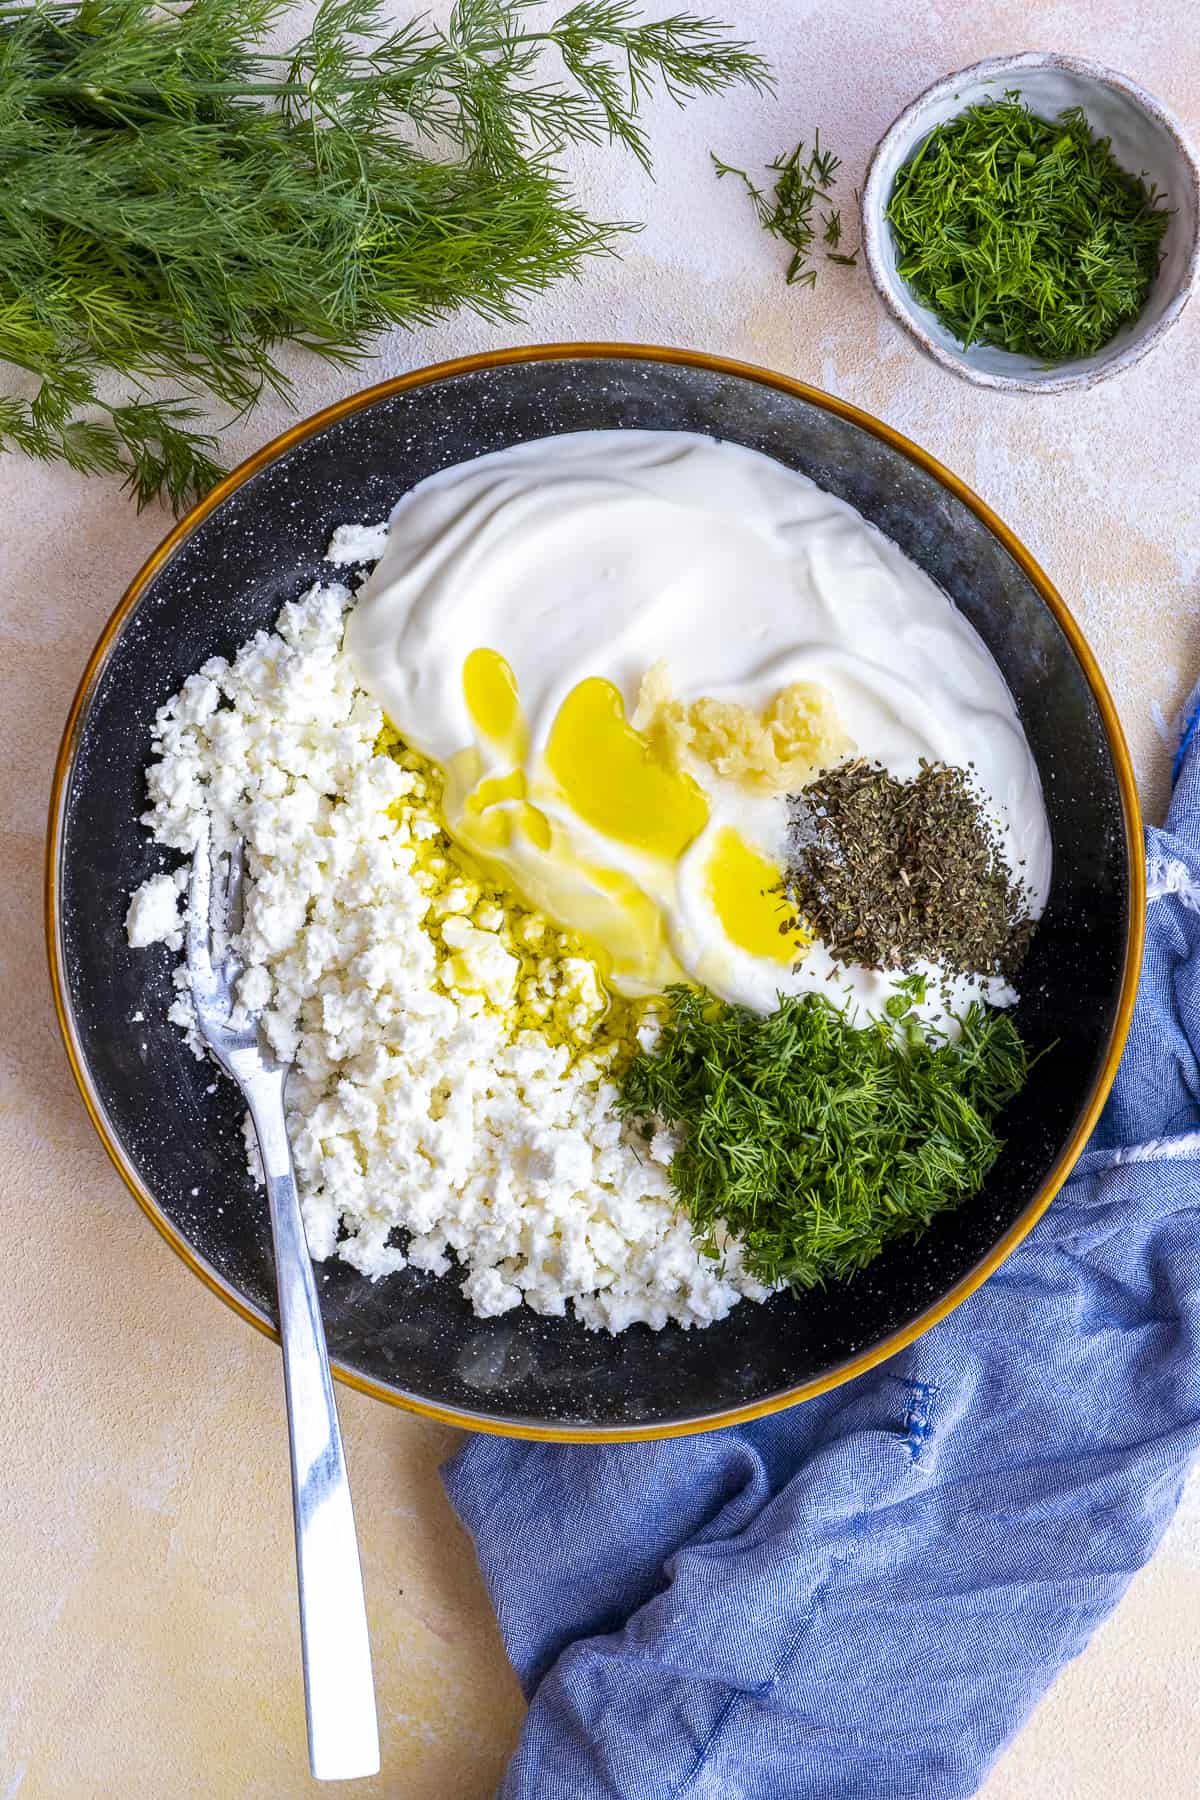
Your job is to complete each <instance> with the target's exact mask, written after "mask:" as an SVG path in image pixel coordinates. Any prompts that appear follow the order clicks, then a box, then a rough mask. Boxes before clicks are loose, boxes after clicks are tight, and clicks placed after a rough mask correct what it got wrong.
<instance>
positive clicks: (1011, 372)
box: [862, 51, 1200, 394]
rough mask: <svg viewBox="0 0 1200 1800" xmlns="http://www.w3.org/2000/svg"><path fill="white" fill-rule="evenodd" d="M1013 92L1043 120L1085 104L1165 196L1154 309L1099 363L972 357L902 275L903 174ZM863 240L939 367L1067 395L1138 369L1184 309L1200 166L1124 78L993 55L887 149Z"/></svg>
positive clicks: (884, 290)
mask: <svg viewBox="0 0 1200 1800" xmlns="http://www.w3.org/2000/svg"><path fill="white" fill-rule="evenodd" d="M1006 93H1017V94H1019V95H1020V97H1021V98H1022V100H1024V101H1025V102H1026V104H1027V105H1028V107H1029V108H1030V110H1031V111H1032V112H1034V113H1036V114H1037V115H1038V116H1039V117H1040V118H1044V119H1056V118H1057V117H1058V115H1059V114H1060V113H1061V112H1063V111H1065V110H1066V109H1068V108H1070V107H1076V106H1078V107H1081V108H1082V109H1083V112H1084V113H1085V114H1086V116H1087V120H1088V124H1089V125H1090V126H1091V128H1092V131H1093V132H1094V133H1095V134H1096V136H1097V137H1102V138H1103V137H1107V138H1111V140H1112V153H1113V155H1114V157H1115V158H1116V160H1117V162H1118V163H1120V165H1121V167H1122V168H1123V169H1125V170H1126V171H1127V172H1128V173H1129V174H1131V175H1140V176H1142V177H1144V179H1145V180H1146V182H1147V184H1148V185H1153V186H1155V187H1157V188H1158V189H1159V190H1160V191H1161V192H1163V193H1164V194H1165V195H1166V196H1167V205H1168V207H1169V208H1170V209H1171V213H1172V216H1171V221H1170V224H1169V225H1168V226H1167V230H1166V234H1165V236H1164V238H1163V243H1162V262H1161V264H1160V266H1159V270H1158V274H1157V275H1156V277H1155V279H1154V283H1153V285H1152V287H1151V289H1150V293H1149V295H1148V297H1147V299H1146V304H1145V305H1144V306H1143V308H1142V310H1141V312H1140V313H1139V315H1138V317H1137V318H1136V319H1134V320H1133V321H1132V322H1131V323H1130V324H1128V325H1125V326H1123V327H1122V328H1121V330H1120V331H1118V332H1117V334H1116V336H1115V337H1113V338H1112V339H1111V340H1110V341H1109V342H1108V343H1107V344H1105V345H1104V347H1103V348H1102V349H1100V350H1098V351H1097V352H1096V353H1095V355H1094V356H1087V357H1080V358H1078V359H1076V360H1074V361H1069V362H1061V363H1054V364H1051V365H1047V364H1044V363H1040V362H1039V361H1038V360H1037V359H1036V358H1035V357H1031V356H1019V355H1016V354H1014V353H1013V352H1012V351H1009V350H997V349H994V348H993V347H992V346H991V345H988V344H973V345H972V346H971V348H970V349H969V350H964V349H963V347H962V345H961V344H960V343H959V342H958V341H957V339H956V338H954V337H953V336H952V335H951V333H950V332H949V331H947V330H946V328H945V326H944V325H942V324H941V323H940V322H939V321H938V319H937V318H936V317H935V316H934V314H933V313H932V312H931V311H930V310H929V308H928V307H926V306H922V305H921V303H920V301H919V300H918V299H917V298H916V296H915V295H914V294H913V292H912V290H911V289H910V288H909V286H908V284H907V283H906V282H905V281H904V280H902V278H901V276H900V274H899V272H898V270H897V267H896V243H895V238H894V236H893V234H892V228H891V226H890V224H889V223H888V218H887V209H888V204H889V202H890V200H891V196H892V188H893V186H894V184H895V180H896V176H897V173H898V172H899V170H900V169H901V168H902V167H903V165H904V164H905V163H907V162H909V161H910V160H911V159H912V157H913V156H915V155H916V153H917V151H918V150H919V148H920V146H921V145H922V144H923V143H924V141H925V139H926V138H927V137H928V136H929V134H930V132H931V131H933V130H934V129H935V128H936V127H937V126H939V125H943V124H945V123H946V121H947V120H948V119H954V118H957V117H958V115H959V114H960V113H963V112H965V111H966V110H967V108H968V107H970V106H975V105H977V104H978V103H979V102H980V101H982V100H998V99H1001V98H1002V97H1003V96H1004V95H1005V94H1006ZM862 242H863V252H864V255H865V257H866V263H867V267H868V269H869V270H870V272H871V279H872V281H873V282H874V283H875V288H876V292H877V293H878V294H879V297H880V299H881V300H882V301H883V304H884V306H885V307H886V308H887V310H888V312H890V313H891V315H892V317H893V318H894V319H895V320H896V321H897V323H899V324H900V325H903V327H904V328H905V330H906V331H908V332H909V333H911V335H912V336H913V337H914V338H915V339H916V341H917V343H918V344H919V345H920V346H921V349H922V350H924V351H925V353H926V355H928V356H931V357H932V358H933V359H934V361H935V362H939V363H941V365H942V367H943V368H945V369H951V370H953V372H954V373H955V374H956V375H964V376H965V377H966V378H967V380H968V381H974V382H976V383H978V384H979V385H980V386H981V387H990V388H1007V389H1009V390H1011V391H1015V392H1019V393H1027V394H1062V393H1067V392H1069V391H1071V390H1072V389H1075V388H1088V387H1092V386H1094V385H1095V383H1096V382H1098V381H1103V380H1104V379H1105V378H1106V377H1107V376H1109V375H1116V374H1117V373H1118V372H1119V371H1120V370H1122V369H1127V368H1129V367H1130V366H1131V365H1132V364H1133V363H1136V362H1139V361H1140V360H1141V358H1142V357H1143V356H1145V355H1146V354H1147V352H1148V351H1150V350H1152V349H1153V348H1154V346H1155V345H1156V344H1158V343H1161V341H1162V339H1163V337H1164V336H1165V334H1166V333H1167V331H1169V330H1170V328H1171V326H1172V325H1173V324H1174V323H1175V321H1176V319H1178V317H1179V315H1180V314H1181V313H1182V311H1183V309H1184V307H1185V306H1186V305H1187V303H1188V300H1189V298H1190V297H1191V294H1192V290H1193V289H1194V288H1195V286H1196V281H1197V276H1198V275H1200V164H1198V162H1197V158H1196V153H1195V151H1194V150H1193V149H1192V148H1191V146H1190V144H1189V143H1188V140H1187V137H1186V136H1185V134H1184V131H1183V128H1182V126H1181V125H1180V124H1179V123H1178V121H1177V120H1176V119H1174V118H1173V117H1172V116H1171V114H1170V113H1169V112H1168V111H1167V110H1166V108H1165V107H1164V106H1161V105H1160V104H1159V102H1158V101H1157V100H1155V99H1154V97H1153V96H1152V95H1151V94H1148V93H1147V92H1146V90H1145V89H1144V88H1140V87H1139V86H1138V85H1137V83H1136V82H1134V81H1130V80H1129V79H1128V77H1127V76H1125V75H1118V74H1116V73H1115V72H1114V71H1113V70H1112V69H1106V68H1104V67H1103V66H1102V65H1101V64H1100V63H1093V62H1085V61H1083V60H1082V59H1081V58H1079V57H1073V56H1054V55H1051V54H1048V53H1044V52H1042V51H1027V52H1026V53H1025V54H1024V55H1021V56H993V57H989V58H988V60H987V61H986V62H979V63H975V64H973V66H972V67H971V68H969V69H961V70H960V71H959V72H958V74H956V75H947V76H945V77H944V78H943V79H942V80H941V81H937V82H935V83H934V85H933V86H932V87H930V88H926V90H925V92H924V93H923V94H920V95H919V96H918V97H917V99H915V100H914V101H913V102H912V104H911V106H907V107H905V109H904V111H903V112H902V113H901V114H900V117H899V118H898V119H897V120H896V122H895V124H894V125H892V126H891V127H890V128H889V129H888V130H887V131H886V132H885V133H884V135H883V137H882V138H881V139H880V140H879V143H878V145H877V146H876V149H875V153H874V156H873V157H872V160H871V164H870V167H869V169H868V171H867V179H866V184H865V186H864V188H863V193H862Z"/></svg>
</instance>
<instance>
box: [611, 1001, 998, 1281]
mask: <svg viewBox="0 0 1200 1800" xmlns="http://www.w3.org/2000/svg"><path fill="white" fill-rule="evenodd" d="M924 991H925V990H924V983H923V982H922V980H921V978H920V977H919V976H910V977H908V978H907V979H906V980H905V981H904V982H902V983H900V984H899V991H898V992H897V993H896V994H895V995H894V996H893V998H892V999H891V1000H890V1001H889V1002H888V1007H887V1011H888V1014H889V1017H888V1018H887V1019H884V1020H879V1021H877V1022H875V1023H873V1024H869V1025H867V1026H866V1027H865V1028H864V1029H856V1028H855V1027H854V1026H852V1025H851V1024H850V1023H849V1021H848V1019H847V1016H846V1013H845V1012H844V1011H843V1010H841V1009H839V1008H838V1007H836V1006H834V1005H833V1004H832V1003H831V1002H830V1001H829V1000H828V999H826V998H825V996H824V995H822V994H802V995H792V996H789V997H781V999H780V1002H779V1006H778V1009H777V1010H776V1011H775V1012H773V1013H770V1014H769V1015H767V1016H766V1017H764V1016H763V1015H762V1014H759V1013H756V1012H752V1011H751V1010H750V1009H749V1008H747V1007H742V1006H729V1005H726V1004H725V1003H724V1002H722V1001H717V1000H714V999H713V998H712V996H711V995H709V994H705V993H701V992H698V991H697V990H696V989H693V988H688V987H675V988H672V989H670V990H669V992H668V995H667V1009H668V1010H667V1016H666V1020H665V1024H664V1028H663V1031H662V1034H661V1036H660V1038H659V1041H658V1044H657V1047H656V1048H655V1049H654V1050H653V1051H650V1052H643V1053H642V1054H640V1055H639V1056H637V1057H636V1058H635V1059H634V1060H633V1062H631V1063H630V1064H629V1066H628V1067H627V1069H626V1070H625V1071H624V1074H623V1075H622V1077H621V1088H620V1096H619V1102H618V1105H619V1110H620V1112H621V1113H622V1115H623V1116H624V1117H626V1118H631V1119H647V1120H655V1121H660V1122H661V1123H663V1124H666V1125H670V1126H673V1127H675V1128H676V1129H677V1130H679V1131H681V1133H682V1141H681V1143H680V1146H679V1148H678V1149H677V1151H676V1152H675V1156H674V1158H673V1160H672V1163H671V1182H672V1185H673V1187H674V1189H675V1193H676V1196H677V1198H678V1200H679V1204H680V1206H681V1207H682V1208H683V1210H684V1212H685V1213H686V1214H687V1215H688V1217H689V1218H690V1219H691V1221H692V1225H693V1228H694V1230H695V1234H696V1236H697V1238H698V1239H699V1241H700V1243H701V1245H702V1247H704V1248H705V1250H706V1251H707V1253H708V1254H710V1255H712V1256H714V1257H719V1256H720V1255H721V1245H722V1243H723V1241H724V1231H725V1230H728V1231H731V1232H733V1233H734V1234H735V1235H736V1236H738V1237H739V1238H740V1239H741V1240H742V1243H743V1245H744V1250H745V1258H746V1266H747V1268H748V1269H749V1271H750V1273H751V1274H752V1275H755V1276H757V1277H758V1278H759V1279H760V1280H762V1281H764V1282H767V1283H771V1284H773V1283H775V1282H788V1283H790V1284H791V1286H792V1287H794V1288H797V1289H801V1288H811V1287H819V1286H823V1285H824V1283H825V1281H826V1279H828V1278H830V1277H832V1278H833V1279H834V1280H845V1279H846V1278H848V1277H849V1276H851V1275H853V1274H855V1273H856V1272H857V1271H858V1270H859V1269H862V1268H865V1267H866V1265H867V1264H868V1263H870V1262H872V1261H873V1260H874V1259H875V1258H876V1257H877V1256H878V1255H879V1254H880V1252H881V1251H882V1249H883V1248H884V1246H885V1245H886V1244H887V1243H889V1242H891V1241H892V1240H894V1239H898V1238H913V1237H918V1236H919V1235H920V1234H921V1232H923V1231H924V1230H925V1228H926V1227H927V1226H928V1225H929V1223H930V1222H931V1220H933V1219H934V1218H935V1217H936V1216H937V1215H938V1214H939V1213H941V1212H945V1211H946V1210H947V1209H949V1208H951V1207H954V1206H957V1205H958V1204H959V1203H960V1202H961V1201H963V1200H964V1199H966V1198H967V1197H968V1196H969V1195H971V1194H973V1193H976V1192H978V1190H979V1188H980V1187H981V1186H982V1184H983V1179H984V1176H985V1175H986V1174H987V1171H988V1169H989V1168H990V1167H991V1165H992V1163H993V1162H994V1160H995V1158H996V1156H997V1155H998V1154H999V1151H1000V1149H1001V1139H1000V1138H999V1137H997V1135H996V1133H995V1131H994V1130H993V1125H994V1122H995V1119H996V1115H997V1114H998V1112H999V1111H1000V1109H1001V1108H1002V1107H1003V1106H1005V1105H1006V1104H1007V1103H1008V1102H1009V1101H1010V1100H1011V1099H1013V1098H1014V1096H1015V1095H1016V1094H1017V1093H1018V1092H1019V1091H1020V1089H1021V1088H1022V1087H1023V1085H1024V1083H1025V1081H1026V1078H1027V1076H1028V1073H1029V1069H1030V1066H1031V1065H1030V1062H1029V1059H1028V1057H1027V1055H1026V1051H1025V1047H1024V1045H1023V1043H1022V1041H1021V1038H1020V1036H1019V1034H1018V1032H1017V1028H1016V1026H1015V1025H1014V1024H1013V1022H1012V1020H1011V1019H1010V1018H1009V1017H1008V1016H1007V1015H1006V1014H1004V1013H997V1012H991V1011H988V1010H987V1009H985V1008H984V1007H982V1006H978V1005H975V1006H972V1007H970V1009H969V1010H968V1011H967V1013H966V1014H965V1015H964V1016H963V1018H962V1020H961V1021H960V1024H961V1031H960V1034H959V1036H958V1038H957V1040H956V1041H953V1042H951V1041H950V1040H949V1039H947V1038H945V1037H943V1036H940V1035H938V1034H937V1033H935V1032H932V1031H931V1030H930V1029H929V1028H928V1027H922V1026H921V1025H920V1024H918V1022H917V1018H916V1015H915V1011H914V1008H915V1006H916V1005H917V1004H918V1003H919V1002H920V1001H921V1000H922V999H923V998H924Z"/></svg>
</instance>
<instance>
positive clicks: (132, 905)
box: [125, 870, 187, 1016]
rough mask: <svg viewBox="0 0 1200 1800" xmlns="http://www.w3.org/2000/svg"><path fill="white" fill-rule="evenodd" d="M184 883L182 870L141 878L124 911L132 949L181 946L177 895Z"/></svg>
mask: <svg viewBox="0 0 1200 1800" xmlns="http://www.w3.org/2000/svg"><path fill="white" fill-rule="evenodd" d="M181 875H182V876H183V879H182V880H180V879H179V877H180V876H181ZM186 885H187V875H186V872H185V871H184V870H179V871H177V873H176V874H175V875H152V876H151V877H150V879H149V881H143V883H142V885H141V887H140V888H138V890H137V892H136V893H135V894H134V895H133V897H132V899H131V900H130V902H129V911H128V912H127V913H126V915H125V935H126V936H127V938H128V939H129V943H130V946H131V948H132V949H134V950H145V949H147V948H148V946H149V945H151V944H166V946H167V948H168V949H170V950H179V949H181V948H182V946H183V921H182V920H181V918H180V916H179V896H180V894H181V893H182V891H183V888H184V887H185V886H186ZM139 1016H140V1015H139Z"/></svg>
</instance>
